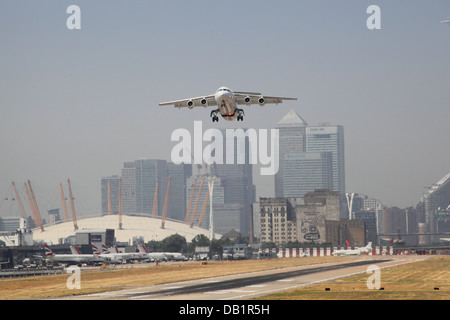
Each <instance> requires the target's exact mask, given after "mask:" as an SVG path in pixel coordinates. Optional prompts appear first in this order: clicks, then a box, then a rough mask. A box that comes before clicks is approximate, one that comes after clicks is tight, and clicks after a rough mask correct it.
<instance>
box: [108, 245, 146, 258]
mask: <svg viewBox="0 0 450 320" xmlns="http://www.w3.org/2000/svg"><path fill="white" fill-rule="evenodd" d="M102 251H103V253H107V252H109V253H111V252H110V251H109V249H108V248H106V246H105V245H104V244H102ZM114 251H115V252H113V253H112V254H113V255H115V256H118V257H122V258H123V259H126V260H127V261H129V260H139V259H141V255H140V254H139V253H137V252H119V248H118V247H117V245H114Z"/></svg>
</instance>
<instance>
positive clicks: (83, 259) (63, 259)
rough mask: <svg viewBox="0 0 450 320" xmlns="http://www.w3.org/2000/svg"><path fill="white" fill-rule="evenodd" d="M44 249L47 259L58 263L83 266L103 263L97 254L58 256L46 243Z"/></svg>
mask: <svg viewBox="0 0 450 320" xmlns="http://www.w3.org/2000/svg"><path fill="white" fill-rule="evenodd" d="M44 248H45V258H46V259H47V260H49V261H52V262H56V263H62V264H67V265H78V266H81V265H82V264H83V263H86V264H92V263H98V262H102V261H101V259H99V257H97V256H95V254H81V253H80V252H79V251H78V253H77V254H56V253H54V252H53V251H52V249H50V247H49V246H48V245H47V244H46V243H45V244H44ZM72 252H73V251H72Z"/></svg>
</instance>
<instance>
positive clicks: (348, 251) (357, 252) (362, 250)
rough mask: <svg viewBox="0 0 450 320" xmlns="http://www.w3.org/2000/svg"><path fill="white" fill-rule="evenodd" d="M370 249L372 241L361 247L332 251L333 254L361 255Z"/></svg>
mask: <svg viewBox="0 0 450 320" xmlns="http://www.w3.org/2000/svg"><path fill="white" fill-rule="evenodd" d="M370 250H372V242H369V243H368V244H367V246H365V247H362V248H355V249H342V250H336V251H334V252H333V256H349V255H361V254H363V253H368V252H370Z"/></svg>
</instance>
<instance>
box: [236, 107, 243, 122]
mask: <svg viewBox="0 0 450 320" xmlns="http://www.w3.org/2000/svg"><path fill="white" fill-rule="evenodd" d="M236 111H237V112H238V116H237V121H244V115H245V113H244V110H242V109H236Z"/></svg>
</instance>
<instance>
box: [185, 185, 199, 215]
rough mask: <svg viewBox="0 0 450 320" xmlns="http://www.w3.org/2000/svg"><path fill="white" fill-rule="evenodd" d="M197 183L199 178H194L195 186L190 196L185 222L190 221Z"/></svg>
mask: <svg viewBox="0 0 450 320" xmlns="http://www.w3.org/2000/svg"><path fill="white" fill-rule="evenodd" d="M196 185H197V178H195V180H194V186H193V187H192V191H191V196H190V197H189V204H188V207H187V210H186V216H185V217H184V222H188V221H189V216H190V215H191V207H192V200H194V193H195V186H196Z"/></svg>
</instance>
